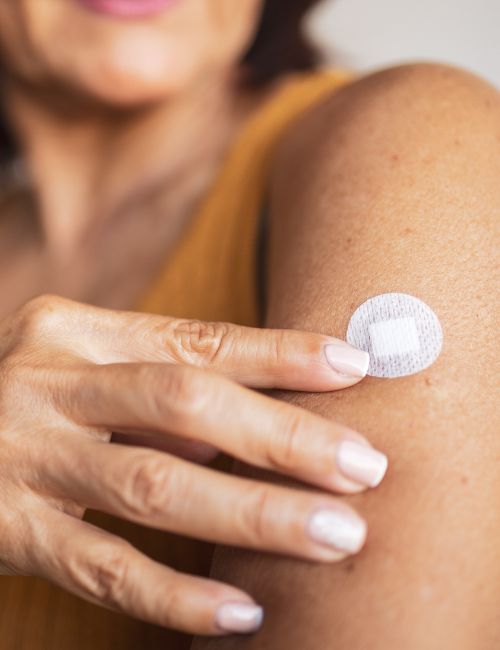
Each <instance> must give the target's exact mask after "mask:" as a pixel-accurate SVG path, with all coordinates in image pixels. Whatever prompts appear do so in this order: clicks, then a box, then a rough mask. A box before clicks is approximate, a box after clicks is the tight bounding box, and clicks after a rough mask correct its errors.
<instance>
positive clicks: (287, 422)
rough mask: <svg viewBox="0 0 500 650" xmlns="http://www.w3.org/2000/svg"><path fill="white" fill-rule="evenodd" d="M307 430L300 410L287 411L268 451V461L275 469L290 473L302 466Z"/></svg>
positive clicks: (269, 444) (280, 421)
mask: <svg viewBox="0 0 500 650" xmlns="http://www.w3.org/2000/svg"><path fill="white" fill-rule="evenodd" d="M305 430H306V423H305V422H304V415H303V414H302V413H301V412H300V411H299V410H298V409H297V410H295V409H293V410H291V411H288V409H287V413H286V415H285V416H284V417H282V418H280V419H279V426H278V431H277V434H276V435H275V436H274V438H272V439H271V440H270V442H269V443H268V447H267V450H266V456H267V461H268V463H269V465H270V466H271V467H272V468H273V469H276V470H278V471H287V472H290V471H293V470H295V469H297V468H298V467H299V466H300V464H301V463H300V460H301V456H302V455H303V440H304V431H305Z"/></svg>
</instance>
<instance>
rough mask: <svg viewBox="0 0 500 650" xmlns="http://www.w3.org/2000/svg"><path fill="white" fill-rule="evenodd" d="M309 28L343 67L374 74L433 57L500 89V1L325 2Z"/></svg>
mask: <svg viewBox="0 0 500 650" xmlns="http://www.w3.org/2000/svg"><path fill="white" fill-rule="evenodd" d="M309 26H310V28H311V29H312V31H313V34H314V37H315V39H316V40H317V41H318V42H319V43H320V44H321V45H322V46H323V47H324V48H325V51H326V53H327V57H328V58H333V59H334V60H335V61H336V62H337V63H338V64H340V65H347V66H348V67H351V68H356V69H360V70H369V69H372V68H378V67H381V66H385V65H388V64H391V63H397V62H403V61H408V60H415V59H418V60H422V59H432V60H439V61H445V62H449V63H455V64H458V65H461V66H462V67H465V68H468V69H470V70H473V71H476V72H477V73H479V74H481V75H482V76H483V77H486V78H487V79H489V80H490V81H492V82H493V83H495V84H496V85H497V86H498V87H500V0H324V1H323V3H322V4H321V5H320V6H319V8H318V9H316V10H315V11H313V12H312V14H311V16H310V17H309Z"/></svg>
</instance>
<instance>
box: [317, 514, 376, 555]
mask: <svg viewBox="0 0 500 650" xmlns="http://www.w3.org/2000/svg"><path fill="white" fill-rule="evenodd" d="M308 531H309V535H310V536H311V537H312V539H314V541H315V542H319V543H320V544H326V545H327V546H331V547H332V548H334V549H335V550H336V551H342V552H346V553H357V552H358V551H359V550H360V548H361V547H362V546H363V544H364V541H365V538H366V525H365V523H364V522H363V520H362V519H359V518H358V517H356V516H355V515H349V514H346V513H343V512H336V511H334V510H318V511H317V512H315V513H314V514H313V516H312V517H311V518H310V519H309V526H308Z"/></svg>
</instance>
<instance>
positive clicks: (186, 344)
mask: <svg viewBox="0 0 500 650" xmlns="http://www.w3.org/2000/svg"><path fill="white" fill-rule="evenodd" d="M128 331H129V335H130V330H128ZM140 343H141V345H140V346H136V345H135V342H134V340H131V341H130V343H129V345H128V346H127V348H128V349H127V353H126V360H127V361H137V362H140V361H152V362H155V361H170V362H173V363H179V364H186V365H194V366H196V367H199V368H205V369H210V370H213V371H215V372H218V373H220V374H223V375H225V376H226V377H228V378H230V379H233V380H235V381H238V382H240V383H242V384H245V385H247V386H253V387H255V388H283V389H289V390H304V391H327V390H328V391H330V390H337V389H341V388H346V387H347V386H352V385H353V384H356V383H358V382H359V381H361V379H362V378H363V377H365V375H366V372H367V370H368V363H369V355H368V353H367V352H364V351H362V350H358V349H356V348H354V347H352V346H351V345H349V344H348V343H345V342H344V341H342V340H340V339H336V338H333V337H328V336H324V335H321V334H314V333H312V332H301V331H297V330H272V329H257V328H252V327H242V326H239V325H232V324H230V323H207V322H203V321H186V320H176V319H172V320H168V321H167V320H165V319H162V320H161V321H160V322H158V323H157V324H154V325H153V326H152V327H151V326H150V327H149V329H148V333H147V334H142V336H140Z"/></svg>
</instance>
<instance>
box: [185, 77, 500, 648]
mask: <svg viewBox="0 0 500 650" xmlns="http://www.w3.org/2000/svg"><path fill="white" fill-rule="evenodd" d="M499 116H500V100H499V96H498V93H497V91H496V90H494V89H493V88H491V87H490V86H488V85H487V84H486V83H484V82H482V81H481V80H478V79H477V78H475V77H473V76H471V75H470V74H467V73H464V72H461V71H458V70H455V69H452V68H448V67H444V66H432V65H417V66H411V67H400V68H396V69H393V70H388V71H384V72H381V73H379V74H376V75H373V76H370V77H367V78H365V79H363V80H360V81H359V82H358V83H356V84H354V86H351V87H350V88H347V89H345V90H344V91H342V92H341V93H339V94H338V95H337V96H335V97H334V98H333V99H332V100H331V101H330V102H329V103H327V104H325V105H324V106H322V107H320V108H318V109H317V110H316V111H313V113H311V114H310V115H309V116H307V117H306V118H304V120H303V122H302V124H300V125H299V126H300V128H297V130H296V133H295V134H292V135H290V136H289V140H288V142H287V143H285V145H284V147H283V152H282V156H281V158H280V159H279V161H278V167H277V174H276V179H275V187H274V195H273V201H272V207H273V212H272V214H273V221H272V229H271V230H272V234H271V245H270V250H271V260H270V267H269V268H270V276H269V284H270V287H269V304H268V316H267V323H268V324H269V325H271V326H276V325H279V326H287V327H304V328H306V329H307V328H311V329H316V330H320V331H324V332H326V333H330V334H335V335H337V336H342V335H343V334H344V333H345V331H346V326H347V323H348V322H349V318H350V316H351V314H352V310H353V306H354V307H356V306H357V305H359V304H360V303H361V302H362V301H363V300H365V299H366V298H367V297H369V296H372V295H377V294H380V293H383V292H389V291H401V292H406V293H410V294H411V295H415V296H419V297H420V298H421V299H422V300H424V301H425V302H426V303H427V304H429V305H432V307H433V310H435V311H436V312H437V313H439V315H440V322H441V325H442V327H443V330H444V334H445V345H444V348H443V351H442V354H441V356H440V357H439V359H438V360H437V361H436V362H435V363H434V364H433V365H432V366H431V367H430V368H429V369H427V370H425V371H424V372H422V373H421V374H418V375H414V376H411V377H403V378H398V379H394V380H387V379H377V378H372V377H369V378H367V379H365V380H364V381H363V382H362V383H361V384H359V385H358V386H356V387H354V388H350V389H348V390H345V391H342V392H341V393H338V394H336V395H332V394H331V395H321V396H320V395H317V394H316V395H315V394H311V395H302V396H298V395H290V394H286V395H284V394H283V395H281V397H282V398H283V399H286V400H289V401H292V402H294V403H297V404H301V405H302V406H306V407H307V408H310V409H312V410H313V411H316V412H318V413H322V414H323V415H326V416H328V417H331V418H335V419H340V420H341V421H343V422H345V423H346V424H349V425H350V426H354V427H356V428H358V429H359V430H360V431H362V432H365V433H368V434H369V437H370V440H371V441H372V442H373V443H374V444H376V445H377V447H378V448H380V449H382V450H383V451H385V452H386V453H388V455H389V472H388V475H387V477H386V479H385V480H384V481H383V482H382V484H381V486H380V487H379V488H377V489H376V490H373V491H371V492H368V493H367V494H364V495H360V496H357V497H355V498H354V499H349V502H350V503H353V504H356V506H357V507H359V508H360V510H361V511H362V512H363V514H364V515H365V516H366V518H367V520H368V540H367V544H366V547H365V549H364V550H363V551H362V552H361V553H360V554H359V555H358V556H357V557H356V558H355V559H354V560H349V561H348V562H345V563H341V564H340V565H337V566H332V567H330V566H329V567H319V568H318V567H314V566H312V565H311V564H308V563H303V562H293V561H287V560H283V559H278V558H275V557H272V556H265V555H257V554H248V553H240V552H237V551H228V550H227V549H222V548H221V549H218V550H217V552H216V555H215V561H214V565H213V571H212V574H213V575H214V576H215V577H217V578H219V579H223V580H228V581H229V582H231V583H233V584H235V585H237V586H239V587H242V588H244V589H248V590H249V592H250V593H251V594H252V595H253V596H254V597H255V598H256V599H257V600H258V601H259V602H260V603H262V604H263V605H264V607H265V611H266V613H265V622H264V626H263V629H262V631H261V632H260V633H259V634H258V635H256V636H254V637H252V638H250V639H244V640H243V639H240V638H236V637H232V638H230V639H225V640H201V639H199V640H197V641H196V642H195V643H194V645H193V650H208V649H210V650H237V649H239V648H245V650H254V649H255V650H257V649H258V650H271V649H272V650H282V649H283V650H284V649H289V648H300V650H323V649H324V648H332V649H333V648H334V649H335V650H368V649H369V650H395V649H396V648H404V649H405V650H423V649H424V648H425V650H443V649H445V648H446V649H449V648H453V649H454V650H492V649H493V648H498V647H500V617H499V614H498V603H499V602H500V544H498V539H500V515H499V507H498V504H499V500H500V468H499V465H498V458H499V457H500V436H498V431H499V428H500V427H499V422H498V414H497V413H496V411H495V399H494V395H495V394H496V390H497V388H498V386H497V380H496V377H495V373H494V372H493V368H494V367H495V364H498V342H497V334H496V332H497V325H496V323H497V315H498V313H495V306H494V305H495V300H494V296H493V295H492V292H493V287H494V285H495V281H494V274H495V271H494V265H493V261H494V259H495V258H496V244H495V238H496V236H497V235H498V223H499V219H498V216H499V214H498V209H499V207H498V206H500V183H499V182H498V179H499V178H500V156H499V150H498V138H499V135H500V117H499ZM457 141H460V149H458V148H457V146H456V144H455V143H456V142H457ZM388 149H389V151H391V152H398V156H400V161H399V162H398V164H395V162H396V161H395V160H393V159H391V158H390V156H388V155H387V153H386V152H387V150H388ZM471 161H473V164H471ZM280 165H281V166H280ZM409 229H411V232H408V230H409ZM394 233H403V234H404V236H405V237H406V239H402V238H401V237H399V238H395V237H394ZM410 235H411V237H410ZM347 238H352V245H351V246H350V247H346V241H347ZM409 241H411V246H408V245H403V244H402V242H405V243H406V242H409ZM496 302H498V301H496ZM478 314H480V320H478ZM236 470H237V471H238V472H239V473H242V474H244V475H253V476H254V475H258V473H257V474H256V473H255V472H251V471H249V470H248V469H247V468H246V467H242V466H237V468H236Z"/></svg>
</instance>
